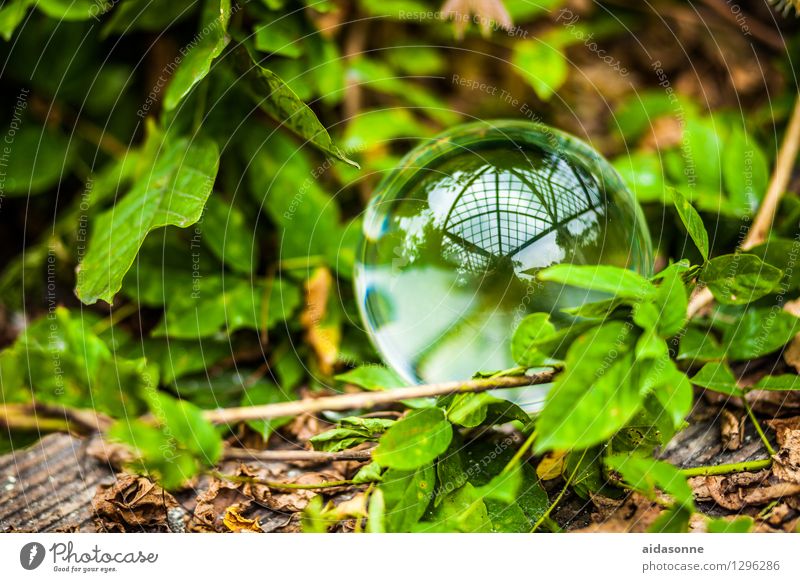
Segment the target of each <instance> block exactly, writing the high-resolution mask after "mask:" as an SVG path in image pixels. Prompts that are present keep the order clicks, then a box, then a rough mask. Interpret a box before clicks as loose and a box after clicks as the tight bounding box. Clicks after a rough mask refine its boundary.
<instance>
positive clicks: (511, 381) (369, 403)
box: [203, 370, 558, 424]
mask: <svg viewBox="0 0 800 582" xmlns="http://www.w3.org/2000/svg"><path fill="white" fill-rule="evenodd" d="M557 373H558V372H557V370H547V371H544V372H537V373H535V374H532V375H530V376H506V377H502V378H480V379H477V380H466V381H463V382H443V383H441V384H428V385H424V386H411V387H408V388H393V389H389V390H382V391H380V392H357V393H354V394H339V395H336V396H323V397H322V398H310V399H306V400H295V401H292V402H279V403H277V404H264V405H260V406H243V407H238V408H220V409H217V410H206V411H205V412H204V413H203V416H204V417H205V418H206V420H209V421H210V422H213V423H216V424H233V423H236V422H242V421H245V420H259V419H268V418H279V417H281V416H297V415H298V414H303V413H306V412H321V411H323V410H353V409H356V408H374V407H376V406H380V405H381V404H390V403H394V402H399V401H400V400H407V399H411V398H428V397H431V396H443V395H447V394H458V393H466V392H469V393H476V392H485V391H487V390H495V389H498V388H517V387H520V386H532V385H535V384H546V383H548V382H552V381H553V379H554V378H555V376H556V374H557Z"/></svg>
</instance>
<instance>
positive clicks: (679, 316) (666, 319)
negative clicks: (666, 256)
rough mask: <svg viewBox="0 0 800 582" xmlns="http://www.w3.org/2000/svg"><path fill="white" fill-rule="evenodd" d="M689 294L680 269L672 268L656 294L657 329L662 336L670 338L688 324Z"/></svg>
mask: <svg viewBox="0 0 800 582" xmlns="http://www.w3.org/2000/svg"><path fill="white" fill-rule="evenodd" d="M688 303H689V296H688V293H687V291H686V285H684V283H683V279H682V278H681V274H680V271H678V270H677V269H672V270H670V271H669V272H668V273H667V274H665V275H664V276H663V277H662V278H661V283H660V284H659V286H658V290H657V291H656V296H655V306H656V308H657V309H658V323H657V324H656V329H657V331H658V334H659V335H660V336H661V337H664V338H669V337H672V336H674V335H677V334H678V333H680V331H681V330H682V329H683V326H684V325H685V324H686V308H687V306H688Z"/></svg>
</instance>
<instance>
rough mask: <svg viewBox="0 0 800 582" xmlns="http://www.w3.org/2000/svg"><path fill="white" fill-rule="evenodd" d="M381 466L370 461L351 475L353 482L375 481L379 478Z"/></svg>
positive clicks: (381, 470)
mask: <svg viewBox="0 0 800 582" xmlns="http://www.w3.org/2000/svg"><path fill="white" fill-rule="evenodd" d="M382 472H383V469H382V468H381V466H380V465H379V464H378V463H376V462H375V461H372V462H371V463H367V464H366V465H364V466H363V467H361V468H360V469H359V470H358V472H357V473H356V474H355V475H354V476H353V483H377V482H379V481H380V480H381V473H382Z"/></svg>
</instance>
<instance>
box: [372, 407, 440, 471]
mask: <svg viewBox="0 0 800 582" xmlns="http://www.w3.org/2000/svg"><path fill="white" fill-rule="evenodd" d="M452 438H453V427H452V425H451V424H450V423H449V422H448V421H447V419H446V418H445V416H444V412H442V410H440V409H438V408H422V409H420V410H414V411H412V412H410V413H409V414H408V416H406V417H405V418H403V419H402V420H399V421H398V422H397V423H395V424H394V425H393V426H392V427H391V428H390V429H389V430H387V431H386V432H385V433H384V435H383V436H382V437H381V440H380V442H379V444H378V447H377V448H376V449H375V451H374V453H373V455H372V458H373V459H374V460H375V461H377V462H378V463H380V464H381V465H383V466H384V467H391V468H393V469H404V470H411V469H416V468H417V467H421V466H423V465H425V464H427V463H430V462H431V461H433V460H434V459H435V458H436V457H438V456H439V455H440V454H442V453H443V452H445V451H446V450H447V446H448V445H449V444H450V440H451V439H452Z"/></svg>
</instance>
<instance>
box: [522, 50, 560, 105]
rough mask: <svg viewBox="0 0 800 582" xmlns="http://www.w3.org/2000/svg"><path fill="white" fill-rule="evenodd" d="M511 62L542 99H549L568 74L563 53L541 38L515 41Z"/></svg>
mask: <svg viewBox="0 0 800 582" xmlns="http://www.w3.org/2000/svg"><path fill="white" fill-rule="evenodd" d="M511 62H512V63H513V65H514V67H516V71H517V73H519V74H520V75H522V77H523V78H524V79H525V80H526V81H527V82H528V84H530V86H531V87H533V90H534V91H536V95H537V96H538V97H539V99H541V100H542V101H549V100H550V98H551V97H552V96H553V95H554V94H555V93H556V91H558V90H559V89H560V88H561V86H562V85H563V84H564V82H565V81H566V80H567V75H568V74H569V66H568V63H567V58H566V56H564V53H563V52H562V51H560V50H559V49H558V48H556V47H554V46H552V45H550V44H548V43H547V42H545V41H543V40H524V41H521V42H517V43H515V44H514V51H513V54H512V57H511Z"/></svg>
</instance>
